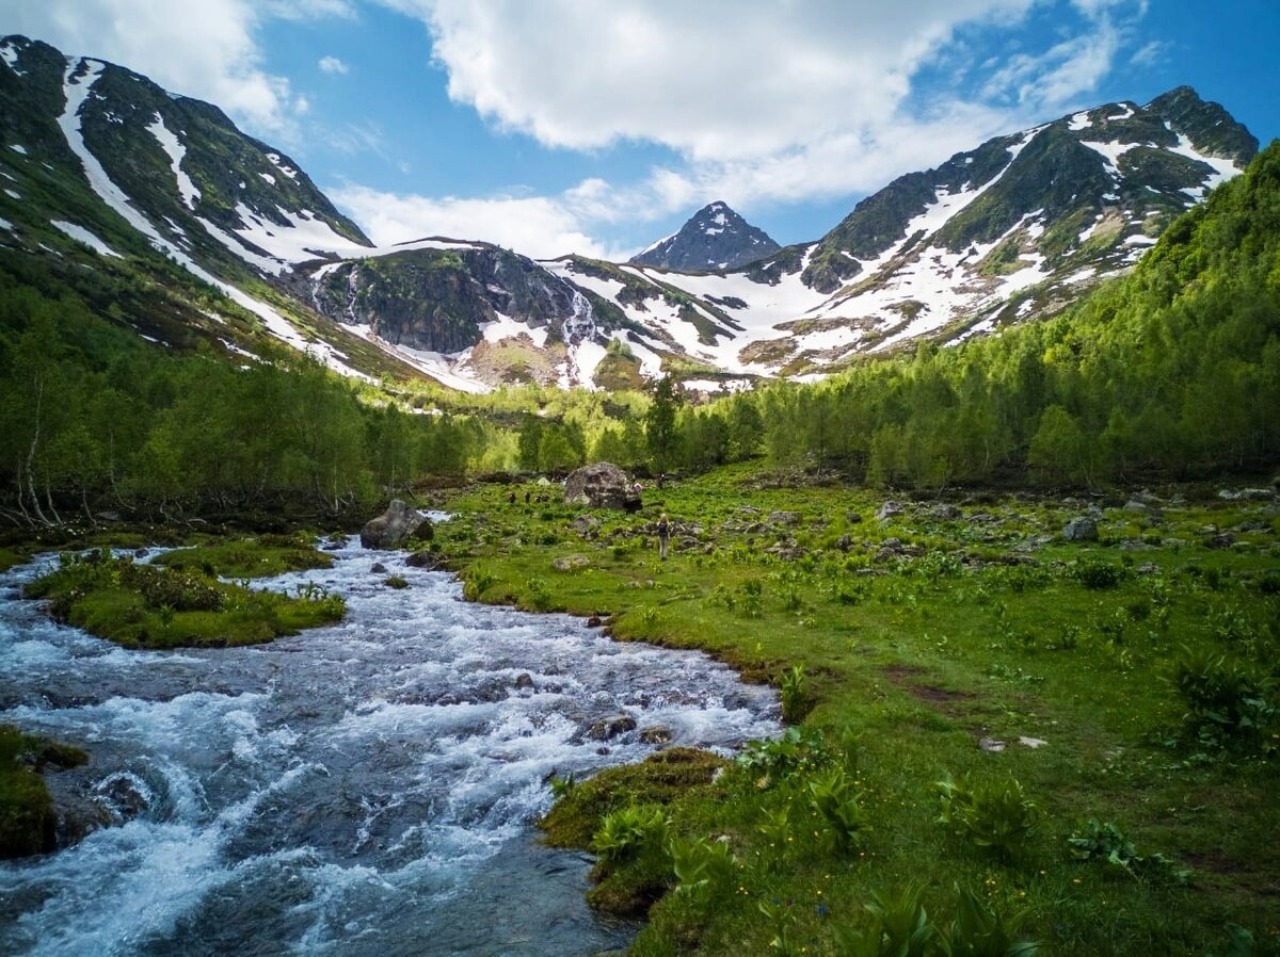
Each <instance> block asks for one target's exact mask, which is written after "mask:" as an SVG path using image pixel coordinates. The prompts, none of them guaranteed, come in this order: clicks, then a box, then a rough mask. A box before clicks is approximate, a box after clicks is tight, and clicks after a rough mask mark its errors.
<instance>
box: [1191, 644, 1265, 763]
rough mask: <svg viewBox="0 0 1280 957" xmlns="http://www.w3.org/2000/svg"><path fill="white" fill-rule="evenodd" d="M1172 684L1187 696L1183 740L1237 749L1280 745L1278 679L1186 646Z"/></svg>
mask: <svg viewBox="0 0 1280 957" xmlns="http://www.w3.org/2000/svg"><path fill="white" fill-rule="evenodd" d="M1172 683H1173V686H1174V688H1175V689H1176V690H1177V692H1178V693H1179V694H1180V695H1181V696H1182V700H1183V703H1184V704H1185V705H1186V709H1187V710H1186V712H1185V713H1184V714H1183V716H1182V733H1183V738H1184V740H1185V741H1186V742H1188V743H1194V744H1197V745H1199V746H1201V747H1204V748H1208V749H1210V750H1230V751H1237V752H1249V751H1259V750H1260V751H1262V752H1263V753H1269V752H1271V751H1274V750H1275V748H1276V744H1275V739H1274V738H1273V737H1271V733H1270V732H1271V730H1272V728H1273V727H1274V726H1275V724H1276V721H1277V712H1276V707H1275V705H1274V704H1273V703H1272V701H1271V693H1272V691H1273V683H1272V682H1271V680H1270V679H1268V678H1266V677H1264V676H1261V675H1259V674H1257V673H1256V672H1255V671H1254V670H1253V669H1251V668H1250V667H1248V666H1247V665H1245V664H1243V663H1242V662H1239V661H1236V660H1231V659H1228V658H1227V657H1226V656H1225V655H1215V654H1213V653H1212V652H1209V651H1205V650H1195V651H1193V650H1191V649H1189V648H1184V649H1183V653H1182V656H1181V657H1180V658H1179V659H1178V661H1177V662H1176V663H1175V664H1174V667H1173V677H1172Z"/></svg>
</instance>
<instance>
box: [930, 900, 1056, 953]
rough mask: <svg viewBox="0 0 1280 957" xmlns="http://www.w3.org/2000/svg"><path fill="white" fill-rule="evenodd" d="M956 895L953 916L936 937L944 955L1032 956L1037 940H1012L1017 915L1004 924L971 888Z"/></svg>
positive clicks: (1036, 947)
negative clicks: (958, 895)
mask: <svg viewBox="0 0 1280 957" xmlns="http://www.w3.org/2000/svg"><path fill="white" fill-rule="evenodd" d="M959 894H960V899H959V900H958V901H957V903H956V916H955V919H954V920H953V921H952V923H951V926H950V928H948V929H947V930H946V931H944V932H943V933H942V934H941V935H940V936H939V938H938V943H939V949H940V951H941V953H942V954H943V955H944V957H1034V955H1035V953H1036V951H1038V950H1039V949H1040V945H1039V944H1038V943H1034V942H1032V941H1017V940H1014V936H1013V935H1014V931H1015V930H1016V928H1017V925H1018V924H1019V923H1020V922H1021V921H1020V918H1017V917H1015V918H1014V919H1013V920H1012V921H1010V922H1009V924H1008V925H1006V923H1005V921H1004V919H1003V918H1002V917H1001V916H1000V914H999V913H997V912H996V911H995V910H993V909H992V908H989V907H988V906H987V905H986V904H984V903H983V902H982V901H981V900H979V899H978V896H977V895H976V894H974V893H973V891H971V890H968V889H967V888H965V889H961V890H959Z"/></svg>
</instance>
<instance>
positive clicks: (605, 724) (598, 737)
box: [587, 714, 636, 741]
mask: <svg viewBox="0 0 1280 957" xmlns="http://www.w3.org/2000/svg"><path fill="white" fill-rule="evenodd" d="M635 729H636V719H635V718H633V717H631V715H629V714H610V715H606V716H605V717H603V718H601V719H599V720H598V721H595V722H593V723H592V725H591V727H589V728H587V737H588V738H590V739H591V740H592V741H612V740H613V739H614V738H616V737H617V736H618V735H620V734H626V733H627V732H628V731H634V730H635Z"/></svg>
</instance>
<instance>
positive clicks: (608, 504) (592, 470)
mask: <svg viewBox="0 0 1280 957" xmlns="http://www.w3.org/2000/svg"><path fill="white" fill-rule="evenodd" d="M564 503H565V504H566V505H588V506H590V507H591V508H616V509H621V510H622V511H626V512H634V511H635V510H636V509H638V508H639V507H640V492H639V490H638V489H637V488H636V487H635V486H634V485H633V484H632V482H631V479H629V478H628V477H627V473H626V472H624V471H622V469H620V468H618V466H616V465H614V464H612V463H611V462H596V463H595V464H594V465H584V466H583V467H582V468H580V469H574V470H573V471H572V472H570V473H569V478H568V479H567V480H566V481H565V483H564Z"/></svg>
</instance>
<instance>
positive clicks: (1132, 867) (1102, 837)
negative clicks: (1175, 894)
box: [1067, 818, 1191, 882]
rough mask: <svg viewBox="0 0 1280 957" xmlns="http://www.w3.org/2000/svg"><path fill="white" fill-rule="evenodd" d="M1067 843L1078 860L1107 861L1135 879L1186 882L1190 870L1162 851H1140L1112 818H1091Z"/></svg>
mask: <svg viewBox="0 0 1280 957" xmlns="http://www.w3.org/2000/svg"><path fill="white" fill-rule="evenodd" d="M1067 844H1069V845H1070V846H1071V854H1072V856H1073V857H1075V858H1076V860H1080V861H1105V862H1106V863H1107V864H1108V865H1110V866H1111V867H1115V868H1118V869H1119V870H1122V871H1124V872H1125V873H1126V874H1128V875H1129V876H1130V877H1132V878H1135V879H1138V878H1149V877H1155V878H1171V879H1173V880H1176V881H1178V882H1183V881H1185V880H1186V879H1187V878H1188V877H1189V876H1190V874H1191V872H1190V871H1189V870H1188V869H1186V868H1183V867H1179V866H1178V865H1177V863H1176V862H1174V861H1172V860H1170V859H1169V858H1167V857H1165V856H1164V855H1163V854H1151V855H1148V856H1145V857H1144V856H1142V855H1140V854H1139V853H1138V851H1137V848H1135V847H1134V845H1133V842H1132V841H1130V840H1129V839H1128V838H1127V837H1125V836H1124V834H1123V833H1121V831H1120V829H1119V828H1118V827H1116V826H1115V825H1114V824H1112V823H1111V822H1110V821H1107V822H1106V823H1105V824H1104V823H1100V822H1099V821H1098V820H1097V819H1096V818H1090V819H1089V822H1088V824H1086V825H1085V826H1084V829H1083V830H1080V831H1073V832H1072V834H1071V836H1070V837H1069V838H1067Z"/></svg>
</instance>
